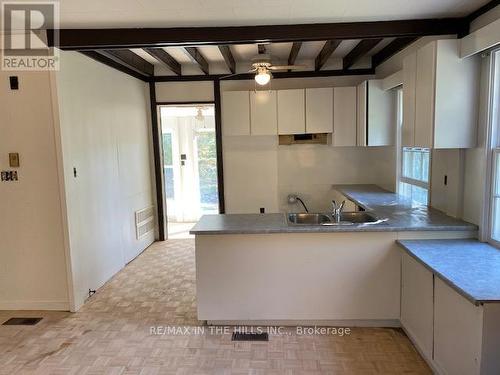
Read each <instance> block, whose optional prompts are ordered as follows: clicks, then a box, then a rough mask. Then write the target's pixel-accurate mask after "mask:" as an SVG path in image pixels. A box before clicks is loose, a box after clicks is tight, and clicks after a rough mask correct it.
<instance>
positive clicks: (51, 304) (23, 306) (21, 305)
mask: <svg viewBox="0 0 500 375" xmlns="http://www.w3.org/2000/svg"><path fill="white" fill-rule="evenodd" d="M0 310H50V311H69V310H70V308H69V301H22V300H19V301H0Z"/></svg>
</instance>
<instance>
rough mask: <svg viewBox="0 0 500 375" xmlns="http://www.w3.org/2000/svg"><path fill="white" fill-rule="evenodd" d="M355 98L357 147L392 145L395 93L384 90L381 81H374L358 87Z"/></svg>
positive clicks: (394, 134) (393, 141)
mask: <svg viewBox="0 0 500 375" xmlns="http://www.w3.org/2000/svg"><path fill="white" fill-rule="evenodd" d="M357 98H358V99H357V101H358V103H357V111H358V114H357V142H356V143H357V145H358V146H392V145H394V143H395V136H396V112H395V103H396V99H395V93H394V92H392V91H386V90H384V88H383V80H381V79H377V80H375V79H374V80H369V81H364V82H362V83H361V84H359V85H358V87H357Z"/></svg>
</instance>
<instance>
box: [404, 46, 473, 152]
mask: <svg viewBox="0 0 500 375" xmlns="http://www.w3.org/2000/svg"><path fill="white" fill-rule="evenodd" d="M459 45H460V41H459V40H456V39H446V40H437V41H433V42H430V43H428V44H426V45H425V46H423V47H422V48H420V49H419V50H418V51H417V52H416V55H415V56H413V55H410V56H407V57H406V58H405V60H404V62H403V76H404V82H403V91H404V103H403V112H404V114H403V145H404V146H414V147H428V148H470V147H475V145H476V130H477V104H478V89H479V85H478V81H479V64H478V58H477V57H475V56H474V57H469V58H464V59H461V58H460V57H459ZM413 75H414V78H413ZM413 96H414V104H412V101H413ZM413 110H414V112H415V113H414V116H413V113H412V111H413ZM412 125H413V128H412ZM412 130H413V141H412V135H411V134H410V133H411V131H412Z"/></svg>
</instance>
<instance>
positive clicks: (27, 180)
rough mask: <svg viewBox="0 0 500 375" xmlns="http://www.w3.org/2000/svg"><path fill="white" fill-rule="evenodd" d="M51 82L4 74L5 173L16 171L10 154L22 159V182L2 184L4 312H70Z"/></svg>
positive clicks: (1, 146) (0, 137) (0, 101)
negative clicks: (13, 83)
mask: <svg viewBox="0 0 500 375" xmlns="http://www.w3.org/2000/svg"><path fill="white" fill-rule="evenodd" d="M10 75H17V76H18V77H19V86H20V87H19V90H18V91H11V90H10V87H9V76H10ZM50 80H51V76H50V75H49V73H47V72H5V71H1V70H0V84H1V86H0V169H1V170H8V169H10V168H9V165H8V153H9V152H18V153H19V154H20V159H21V167H20V168H18V169H17V170H18V173H19V181H18V182H0V205H1V207H2V209H1V214H0V238H1V239H2V240H1V241H0V309H2V310H4V309H7V310H15V309H38V310H42V309H43V310H68V309H69V297H68V287H67V274H66V258H65V249H64V236H63V229H62V228H63V227H62V221H63V216H62V209H61V201H60V189H59V180H58V165H57V155H56V137H55V129H54V121H53V116H52V115H53V113H52V109H53V104H54V103H53V102H52V95H51V82H50Z"/></svg>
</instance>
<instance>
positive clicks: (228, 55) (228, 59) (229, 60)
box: [219, 45, 236, 74]
mask: <svg viewBox="0 0 500 375" xmlns="http://www.w3.org/2000/svg"><path fill="white" fill-rule="evenodd" d="M219 51H220V53H221V55H222V57H223V58H224V61H225V63H226V66H227V68H228V69H229V71H230V72H231V73H232V74H234V73H236V62H235V61H234V56H233V53H232V52H231V48H230V47H229V46H225V45H224V46H219Z"/></svg>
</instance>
